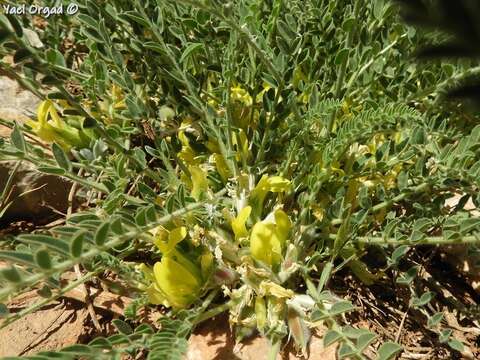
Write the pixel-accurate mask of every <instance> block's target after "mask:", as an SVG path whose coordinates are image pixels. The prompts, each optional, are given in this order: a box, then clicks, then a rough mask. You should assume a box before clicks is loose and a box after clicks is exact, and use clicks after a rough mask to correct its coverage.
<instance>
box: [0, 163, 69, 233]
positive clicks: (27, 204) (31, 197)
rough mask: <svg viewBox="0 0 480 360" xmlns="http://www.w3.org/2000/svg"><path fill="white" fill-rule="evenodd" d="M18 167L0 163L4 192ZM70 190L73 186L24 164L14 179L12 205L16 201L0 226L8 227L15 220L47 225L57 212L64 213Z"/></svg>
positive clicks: (0, 176) (0, 178)
mask: <svg viewBox="0 0 480 360" xmlns="http://www.w3.org/2000/svg"><path fill="white" fill-rule="evenodd" d="M16 163H17V162H16V161H1V162H0V189H2V190H3V189H4V188H5V185H6V183H7V180H8V177H9V173H11V172H12V171H13V169H14V168H15V165H16ZM70 188H71V183H70V182H68V181H66V180H64V179H62V178H60V177H58V176H52V175H47V174H42V173H40V172H38V171H37V170H36V169H35V168H34V167H33V166H32V165H30V164H28V163H26V162H23V163H22V164H21V165H20V167H19V168H18V170H17V172H16V174H15V176H14V181H13V191H12V193H11V194H10V197H9V201H11V200H13V203H12V205H11V206H10V207H9V208H8V210H7V211H6V213H5V214H4V216H3V217H2V218H1V219H0V225H3V226H5V225H7V224H9V223H10V222H11V221H14V220H32V221H34V222H36V223H44V222H46V221H48V220H49V218H50V217H51V216H52V215H54V214H55V212H60V213H65V212H66V210H67V208H68V193H69V192H70ZM22 194H24V195H22ZM9 201H7V203H8V202H9Z"/></svg>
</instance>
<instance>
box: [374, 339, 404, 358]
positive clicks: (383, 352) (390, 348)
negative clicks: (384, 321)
mask: <svg viewBox="0 0 480 360" xmlns="http://www.w3.org/2000/svg"><path fill="white" fill-rule="evenodd" d="M402 350H403V348H402V347H401V346H400V345H398V344H397V343H394V342H391V341H387V342H386V343H383V344H382V346H380V348H379V349H378V351H377V360H389V359H392V358H393V356H395V355H396V354H398V353H399V352H400V351H402Z"/></svg>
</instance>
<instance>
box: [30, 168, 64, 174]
mask: <svg viewBox="0 0 480 360" xmlns="http://www.w3.org/2000/svg"><path fill="white" fill-rule="evenodd" d="M37 170H38V171H40V172H43V173H45V174H52V175H65V170H64V169H61V168H57V167H52V166H39V167H38V168H37Z"/></svg>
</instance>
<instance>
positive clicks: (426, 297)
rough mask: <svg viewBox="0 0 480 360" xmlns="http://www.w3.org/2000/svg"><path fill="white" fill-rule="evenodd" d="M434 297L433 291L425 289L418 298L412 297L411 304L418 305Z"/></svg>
mask: <svg viewBox="0 0 480 360" xmlns="http://www.w3.org/2000/svg"><path fill="white" fill-rule="evenodd" d="M434 297H435V293H434V292H432V291H427V292H425V293H423V294H422V296H420V298H414V299H413V300H412V305H413V306H414V307H420V306H424V305H426V304H428V303H429V302H430V301H431V300H432V299H433V298H434Z"/></svg>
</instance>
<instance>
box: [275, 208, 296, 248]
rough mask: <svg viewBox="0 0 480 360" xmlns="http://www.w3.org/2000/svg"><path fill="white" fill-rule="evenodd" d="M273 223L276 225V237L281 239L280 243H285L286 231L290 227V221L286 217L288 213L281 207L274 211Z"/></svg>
mask: <svg viewBox="0 0 480 360" xmlns="http://www.w3.org/2000/svg"><path fill="white" fill-rule="evenodd" d="M275 224H276V225H277V229H276V231H277V233H278V238H279V239H280V240H281V241H282V245H283V244H284V243H285V241H286V240H287V237H288V233H289V232H290V229H291V228H292V222H291V221H290V219H289V218H288V215H287V214H286V213H285V212H284V211H283V210H281V209H278V210H277V211H275Z"/></svg>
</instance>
